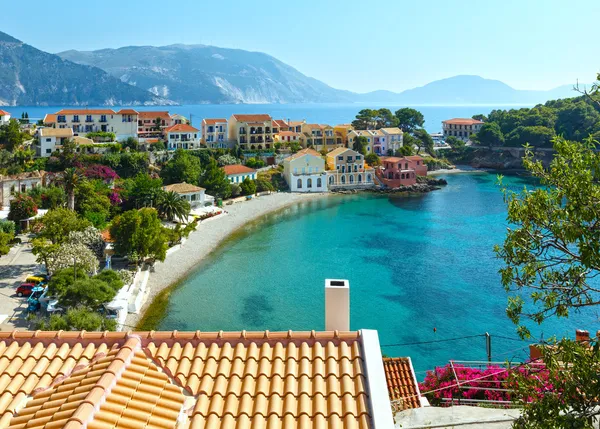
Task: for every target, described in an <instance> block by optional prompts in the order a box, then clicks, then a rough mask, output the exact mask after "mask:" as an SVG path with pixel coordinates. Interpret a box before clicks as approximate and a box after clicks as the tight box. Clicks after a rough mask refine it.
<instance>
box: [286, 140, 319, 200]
mask: <svg viewBox="0 0 600 429" xmlns="http://www.w3.org/2000/svg"><path fill="white" fill-rule="evenodd" d="M283 176H284V178H285V181H286V182H287V184H288V186H289V187H290V191H292V192H327V173H326V172H325V160H324V159H323V157H322V156H321V154H320V153H319V152H317V151H316V150H313V149H310V148H308V149H303V150H300V151H298V152H296V153H295V154H293V155H292V156H289V157H287V158H286V159H284V160H283Z"/></svg>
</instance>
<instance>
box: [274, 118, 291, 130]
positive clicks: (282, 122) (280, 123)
mask: <svg viewBox="0 0 600 429" xmlns="http://www.w3.org/2000/svg"><path fill="white" fill-rule="evenodd" d="M273 126H274V127H279V128H281V127H287V126H288V124H287V122H285V120H284V119H273Z"/></svg>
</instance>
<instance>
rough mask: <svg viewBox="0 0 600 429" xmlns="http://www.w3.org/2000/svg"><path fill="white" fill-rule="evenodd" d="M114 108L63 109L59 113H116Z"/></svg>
mask: <svg viewBox="0 0 600 429" xmlns="http://www.w3.org/2000/svg"><path fill="white" fill-rule="evenodd" d="M115 113H116V112H115V111H114V110H112V109H62V110H60V111H59V112H56V114H57V115H114V114H115Z"/></svg>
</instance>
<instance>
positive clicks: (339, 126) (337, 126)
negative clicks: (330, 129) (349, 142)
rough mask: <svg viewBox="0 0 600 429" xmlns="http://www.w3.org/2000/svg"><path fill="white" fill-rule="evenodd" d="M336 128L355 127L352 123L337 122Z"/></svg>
mask: <svg viewBox="0 0 600 429" xmlns="http://www.w3.org/2000/svg"><path fill="white" fill-rule="evenodd" d="M335 128H350V129H352V128H354V127H353V126H352V124H337V125H336V126H335Z"/></svg>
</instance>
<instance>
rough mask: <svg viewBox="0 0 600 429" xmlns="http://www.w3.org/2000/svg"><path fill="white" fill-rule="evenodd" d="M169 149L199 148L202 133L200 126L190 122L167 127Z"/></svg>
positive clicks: (166, 134)
mask: <svg viewBox="0 0 600 429" xmlns="http://www.w3.org/2000/svg"><path fill="white" fill-rule="evenodd" d="M165 136H166V138H167V149H168V150H175V149H199V148H200V134H199V130H198V128H194V127H192V126H191V125H188V124H176V125H173V126H171V127H169V128H165Z"/></svg>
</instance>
